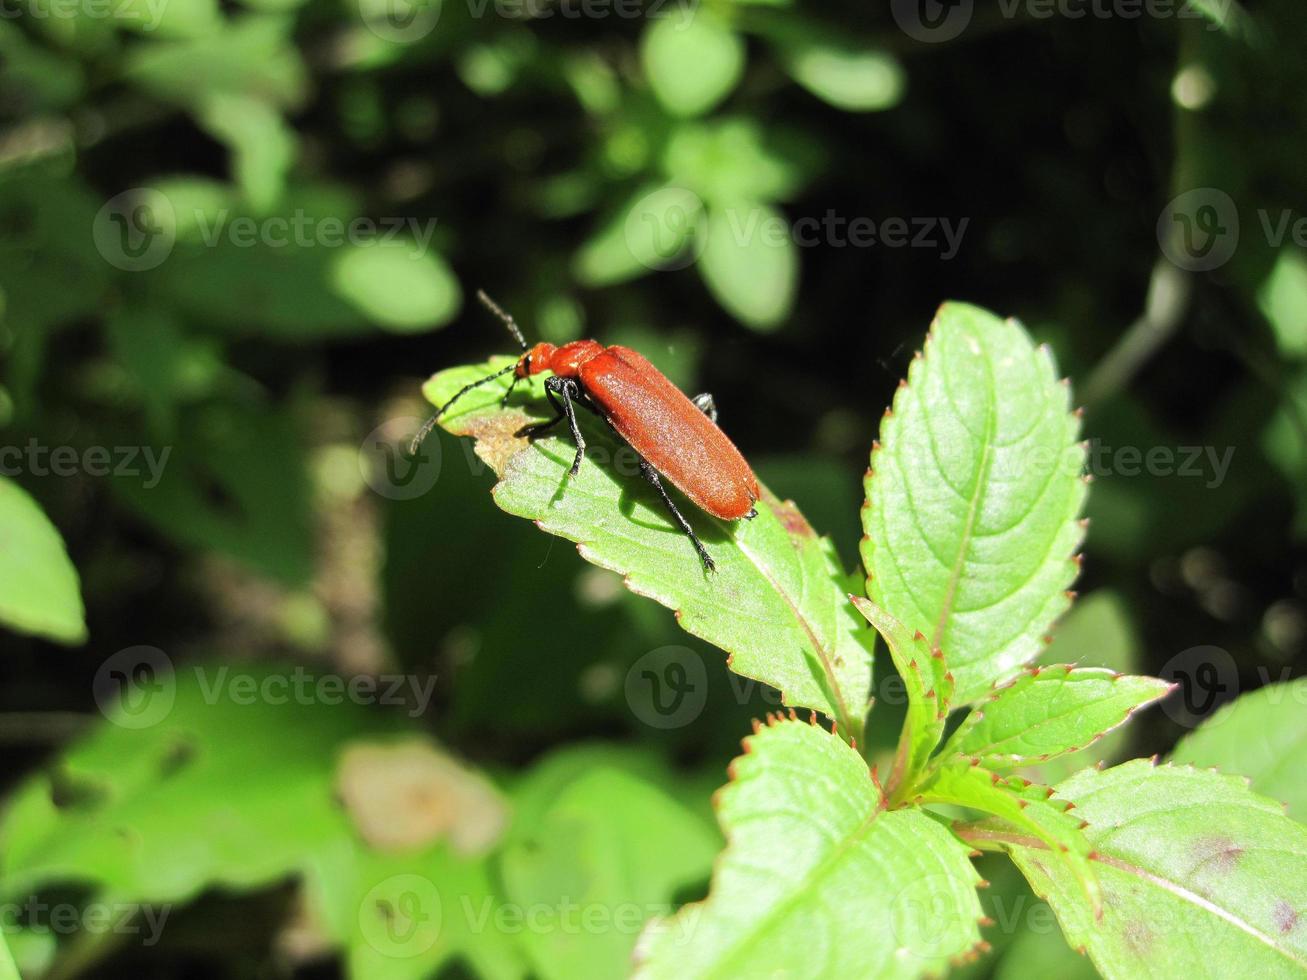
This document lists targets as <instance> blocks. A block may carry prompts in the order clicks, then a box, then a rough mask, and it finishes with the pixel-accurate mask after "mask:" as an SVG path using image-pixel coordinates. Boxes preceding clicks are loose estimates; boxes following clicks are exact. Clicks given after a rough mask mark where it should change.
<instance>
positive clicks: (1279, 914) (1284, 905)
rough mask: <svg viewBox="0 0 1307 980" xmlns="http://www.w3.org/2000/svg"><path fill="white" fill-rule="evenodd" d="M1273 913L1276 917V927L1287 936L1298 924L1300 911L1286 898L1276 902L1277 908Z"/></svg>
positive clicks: (1281, 933)
mask: <svg viewBox="0 0 1307 980" xmlns="http://www.w3.org/2000/svg"><path fill="white" fill-rule="evenodd" d="M1271 915H1272V916H1273V917H1274V919H1275V928H1277V929H1279V930H1280V935H1282V936H1287V935H1288V934H1289V933H1291V932H1293V930H1294V927H1295V926H1296V925H1298V912H1297V910H1295V909H1294V907H1293V906H1292V905H1290V904H1289V903H1288V902H1286V901H1285V900H1284V899H1280V900H1279V901H1278V902H1276V903H1275V909H1274V910H1273V911H1272V913H1271Z"/></svg>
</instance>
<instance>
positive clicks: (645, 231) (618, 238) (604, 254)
mask: <svg viewBox="0 0 1307 980" xmlns="http://www.w3.org/2000/svg"><path fill="white" fill-rule="evenodd" d="M705 223H706V215H705V213H704V209H703V202H702V201H701V200H700V199H699V197H698V195H697V194H695V193H694V192H693V191H689V190H686V189H685V188H684V187H676V186H674V185H670V184H669V185H665V186H661V187H660V186H654V185H645V186H643V187H641V188H639V189H638V190H637V191H636V192H635V193H634V194H633V195H632V196H631V198H630V199H629V200H627V201H626V202H625V203H624V204H623V205H622V206H621V207H620V208H618V210H617V211H616V212H615V213H614V214H613V215H612V216H611V217H610V218H608V219H607V220H606V221H605V222H603V224H602V225H601V227H600V228H599V230H598V231H597V232H596V233H595V234H594V235H593V236H592V237H591V238H590V239H588V240H587V241H586V243H585V244H584V245H582V246H581V250H580V251H579V252H577V254H576V257H575V259H574V260H573V268H574V269H575V271H576V275H577V278H578V279H580V280H581V282H582V283H584V284H585V285H587V286H611V285H613V284H615V283H619V282H626V281H627V280H629V279H634V278H635V277H637V276H642V275H644V274H646V273H648V272H651V271H653V270H655V269H668V268H679V267H682V266H685V265H689V264H690V262H692V261H694V254H693V251H692V250H693V249H694V247H695V246H696V244H698V245H700V246H701V245H702V241H703V235H704V225H705Z"/></svg>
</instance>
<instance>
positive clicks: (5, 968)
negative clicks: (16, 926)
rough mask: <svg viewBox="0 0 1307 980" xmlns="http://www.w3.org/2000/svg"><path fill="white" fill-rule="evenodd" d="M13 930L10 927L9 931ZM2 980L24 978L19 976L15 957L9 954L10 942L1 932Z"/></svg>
mask: <svg viewBox="0 0 1307 980" xmlns="http://www.w3.org/2000/svg"><path fill="white" fill-rule="evenodd" d="M12 928H13V926H12V925H11V926H9V927H8V929H12ZM8 929H7V930H6V931H8ZM0 980H22V977H20V976H19V975H18V967H17V965H16V964H15V963H14V957H13V955H12V954H11V953H10V952H9V942H8V940H7V939H6V937H5V934H4V933H3V932H0Z"/></svg>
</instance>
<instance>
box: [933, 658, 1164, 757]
mask: <svg viewBox="0 0 1307 980" xmlns="http://www.w3.org/2000/svg"><path fill="white" fill-rule="evenodd" d="M1170 690H1171V685H1170V684H1168V683H1167V682H1166V681H1162V680H1158V679H1157V678H1155V677H1130V676H1127V675H1125V674H1118V673H1116V672H1115V671H1111V670H1101V669H1098V668H1093V667H1083V668H1080V669H1075V668H1072V667H1069V666H1067V665H1065V664H1062V665H1056V666H1052V667H1033V668H1031V669H1029V670H1027V671H1024V672H1023V673H1021V674H1018V675H1017V676H1016V677H1015V678H1014V679H1013V680H1011V681H1009V682H1008V683H1007V684H1005V685H1004V686H1003V687H1000V688H999V689H998V690H997V691H995V692H994V693H993V695H991V696H990V698H989V700H987V701H983V702H981V703H980V704H979V705H978V706H977V707H976V708H975V709H974V710H973V711H972V712H971V714H970V715H968V716H967V718H966V720H965V721H964V722H963V723H962V725H961V726H960V727H959V728H958V730H957V731H956V732H954V733H953V737H952V738H950V739H949V741H948V744H947V745H946V746H945V747H944V749H943V751H942V752H941V755H942V756H949V755H959V756H965V757H967V758H976V759H979V760H980V763H981V765H984V766H988V767H990V768H992V769H1006V768H1012V767H1015V766H1022V765H1027V764H1029V763H1034V762H1044V761H1047V760H1048V759H1051V758H1054V757H1055V756H1059V755H1065V754H1067V753H1070V752H1076V751H1079V750H1080V749H1082V748H1084V747H1085V746H1086V745H1088V744H1089V743H1090V742H1093V741H1096V740H1097V739H1099V738H1101V737H1102V736H1103V735H1104V734H1106V733H1107V732H1109V731H1111V730H1112V729H1113V728H1116V727H1117V726H1118V725H1120V724H1123V723H1124V722H1125V721H1126V719H1128V718H1129V717H1130V715H1131V714H1132V713H1133V712H1134V711H1136V710H1137V709H1139V708H1141V707H1143V706H1144V705H1146V704H1149V703H1150V702H1152V701H1156V700H1158V699H1160V698H1163V697H1165V696H1166V694H1167V692H1169V691H1170Z"/></svg>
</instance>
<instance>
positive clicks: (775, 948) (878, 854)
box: [636, 721, 981, 980]
mask: <svg viewBox="0 0 1307 980" xmlns="http://www.w3.org/2000/svg"><path fill="white" fill-rule="evenodd" d="M745 748H746V754H745V755H743V756H741V757H740V758H738V759H736V760H735V762H734V764H733V765H732V767H731V772H732V781H731V782H730V783H729V784H728V785H727V786H726V787H725V788H724V789H723V790H722V791H721V793H720V796H719V802H718V811H719V817H720V819H721V823H722V827H723V829H724V830H725V831H726V834H727V837H728V839H729V842H730V843H729V844H728V846H727V848H726V851H725V852H724V853H723V854H722V856H721V857H720V858H719V860H718V862H717V868H716V872H715V873H714V875H713V881H712V888H711V891H710V892H709V897H708V899H707V900H706V901H705V902H703V903H699V904H696V905H691V906H687V907H686V908H684V909H682V910H681V911H680V912H679V913H678V914H677V915H676V916H674V917H673V918H671V919H670V920H668V921H665V922H659V923H655V924H653V925H652V926H651V927H650V929H649V930H648V931H647V932H646V933H645V935H644V936H643V937H642V938H641V942H640V947H639V949H638V951H637V963H638V967H637V970H636V976H637V977H639V978H644V980H653V978H658V977H676V978H678V980H679V978H688V977H704V976H734V977H748V976H796V977H817V976H822V977H839V976H869V975H870V976H877V977H916V976H921V975H922V974H925V973H936V974H937V973H941V972H943V970H944V969H945V968H946V967H947V966H948V964H949V962H950V961H951V960H952V959H953V958H955V957H957V956H960V955H962V954H963V953H965V952H967V951H968V950H970V949H971V948H972V947H973V946H975V945H976V944H977V943H978V942H979V940H980V934H979V931H978V929H977V922H978V920H979V919H980V917H981V910H980V903H979V902H978V901H977V899H976V893H975V887H976V883H977V882H978V881H979V875H977V874H976V871H975V869H974V868H973V867H972V866H971V862H970V861H969V860H968V858H967V853H968V852H967V849H966V848H965V847H963V846H962V845H960V844H959V843H958V841H957V840H955V839H954V838H953V837H952V836H951V835H950V834H949V833H948V832H947V831H945V830H944V828H943V827H941V826H940V825H939V824H938V823H937V822H936V821H934V820H932V819H931V818H930V817H928V816H927V815H926V814H925V813H923V812H921V811H920V810H917V809H903V810H886V809H885V803H886V801H885V798H884V796H883V795H882V794H881V792H880V789H879V787H878V786H877V785H876V784H875V782H873V780H872V779H871V777H870V776H869V775H868V772H867V766H866V763H865V762H863V760H862V759H861V758H860V757H859V756H858V754H857V753H856V752H855V751H854V750H853V749H851V748H849V747H848V746H847V745H845V744H844V743H843V742H841V741H840V740H839V739H837V738H834V737H832V736H831V735H830V734H828V733H827V732H826V731H824V730H822V729H821V728H818V727H816V726H814V725H808V724H805V723H803V722H792V721H791V722H784V721H783V722H773V723H772V724H770V725H768V726H766V727H762V728H760V729H759V730H758V731H757V733H756V734H754V735H753V736H752V737H751V738H749V739H747V740H746V742H745Z"/></svg>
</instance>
